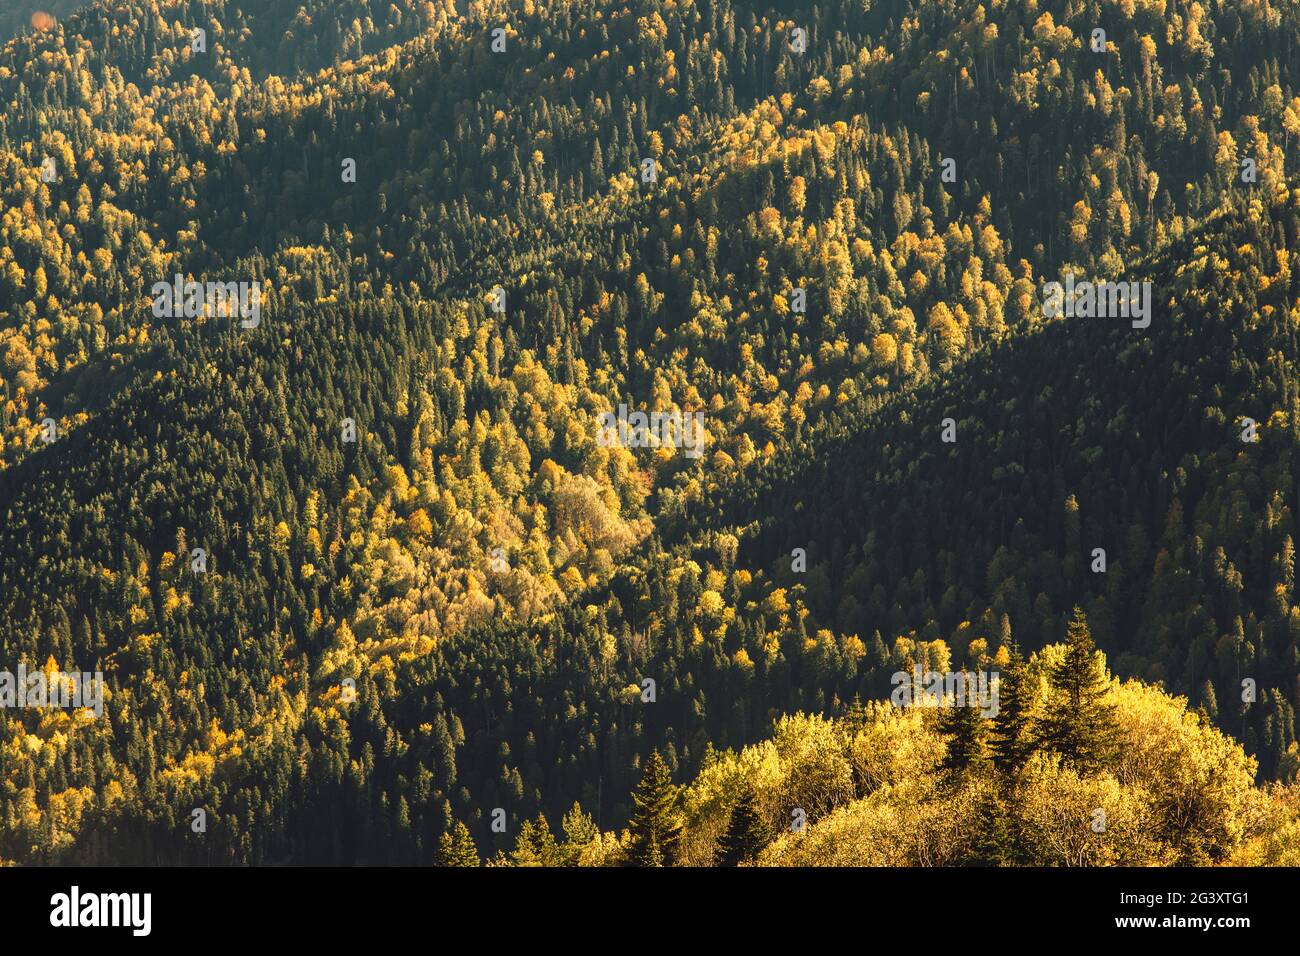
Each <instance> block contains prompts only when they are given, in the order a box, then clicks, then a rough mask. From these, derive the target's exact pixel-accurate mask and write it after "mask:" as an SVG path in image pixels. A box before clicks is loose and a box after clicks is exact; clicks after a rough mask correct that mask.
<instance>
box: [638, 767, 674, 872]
mask: <svg viewBox="0 0 1300 956" xmlns="http://www.w3.org/2000/svg"><path fill="white" fill-rule="evenodd" d="M628 830H629V831H630V833H631V837H632V840H631V845H630V846H629V848H628V862H629V863H630V864H631V865H632V866H670V865H672V863H673V862H674V854H675V853H676V850H677V841H678V840H679V838H680V837H681V834H682V823H681V817H680V814H679V812H678V791H677V788H676V787H674V786H673V782H672V777H671V776H670V775H669V773H668V765H667V764H666V763H664V759H663V758H662V757H661V756H659V751H657V750H656V751H653V752H651V754H650V759H649V760H647V761H646V765H645V773H644V774H643V775H642V777H641V782H640V783H639V784H638V785H637V788H636V793H634V794H633V795H632V819H631V820H630V821H629V822H628Z"/></svg>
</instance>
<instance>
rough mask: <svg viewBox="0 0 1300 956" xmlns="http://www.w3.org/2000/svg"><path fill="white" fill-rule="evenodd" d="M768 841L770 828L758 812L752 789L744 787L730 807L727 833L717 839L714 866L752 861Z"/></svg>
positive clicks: (735, 864) (770, 837) (770, 832)
mask: <svg viewBox="0 0 1300 956" xmlns="http://www.w3.org/2000/svg"><path fill="white" fill-rule="evenodd" d="M771 842H772V830H771V828H770V827H769V826H768V825H767V823H766V821H764V820H763V816H762V814H761V813H759V810H758V799H757V796H756V795H755V793H754V788H753V787H746V788H745V790H744V792H743V793H741V795H740V799H739V800H737V801H736V805H735V806H734V807H732V808H731V821H730V822H729V823H728V824H727V832H726V833H724V834H723V835H722V839H720V840H719V841H718V853H717V862H718V866H739V865H740V864H741V863H752V862H753V861H754V860H755V859H756V858H757V857H758V854H759V853H761V852H762V851H763V849H764V848H765V847H766V846H767V845H768V844H769V843H771Z"/></svg>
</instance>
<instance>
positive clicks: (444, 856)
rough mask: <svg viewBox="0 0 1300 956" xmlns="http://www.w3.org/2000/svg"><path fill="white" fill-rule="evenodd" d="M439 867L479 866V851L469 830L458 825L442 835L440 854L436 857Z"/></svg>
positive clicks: (439, 842)
mask: <svg viewBox="0 0 1300 956" xmlns="http://www.w3.org/2000/svg"><path fill="white" fill-rule="evenodd" d="M434 862H435V863H437V865H438V866H478V865H479V859H478V849H477V848H476V847H475V846H474V838H473V837H472V836H470V835H469V828H468V827H466V826H465V824H463V823H457V824H456V825H455V826H454V827H453V828H452V829H451V830H449V831H447V832H446V833H444V834H443V835H442V838H441V839H440V840H439V841H438V852H437V854H436V855H435V856H434Z"/></svg>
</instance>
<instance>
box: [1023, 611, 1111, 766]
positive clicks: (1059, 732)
mask: <svg viewBox="0 0 1300 956" xmlns="http://www.w3.org/2000/svg"><path fill="white" fill-rule="evenodd" d="M1049 679H1050V681H1051V685H1052V693H1051V695H1050V697H1049V698H1048V702H1047V708H1046V713H1045V714H1044V715H1043V718H1042V720H1041V722H1040V724H1039V733H1038V737H1039V740H1040V741H1041V742H1042V744H1043V745H1044V746H1046V747H1049V748H1051V749H1052V750H1055V751H1056V752H1057V753H1059V754H1060V755H1061V758H1062V760H1063V761H1064V762H1065V763H1066V764H1068V765H1069V766H1072V767H1074V768H1075V769H1076V770H1078V771H1079V772H1080V773H1094V772H1096V771H1097V770H1099V769H1101V767H1102V766H1104V765H1105V763H1106V761H1107V759H1108V757H1109V756H1110V754H1111V753H1112V752H1113V749H1114V745H1115V737H1116V726H1115V713H1114V705H1113V704H1111V703H1109V702H1108V701H1107V700H1106V694H1107V692H1108V690H1109V686H1108V684H1107V680H1106V674H1105V672H1104V671H1103V669H1102V665H1101V660H1100V659H1099V657H1098V655H1097V648H1096V647H1095V646H1094V644H1093V643H1092V633H1091V632H1090V631H1089V630H1088V618H1087V615H1085V614H1084V613H1083V611H1082V610H1081V609H1079V608H1077V607H1076V608H1075V609H1074V617H1073V618H1071V620H1070V623H1069V625H1068V627H1067V628H1066V645H1065V657H1064V658H1063V659H1062V660H1061V662H1060V663H1059V664H1057V665H1055V666H1054V667H1053V668H1052V670H1051V674H1050V675H1049Z"/></svg>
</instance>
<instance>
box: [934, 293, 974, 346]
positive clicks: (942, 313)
mask: <svg viewBox="0 0 1300 956" xmlns="http://www.w3.org/2000/svg"><path fill="white" fill-rule="evenodd" d="M929 328H930V334H931V335H932V336H934V339H935V342H936V344H937V345H938V347H939V352H940V354H941V355H944V356H947V357H949V358H951V357H953V356H956V355H959V354H961V351H962V349H963V348H964V347H965V345H966V333H965V332H964V331H963V330H962V328H961V326H960V325H958V324H957V320H956V318H954V316H953V314H952V310H951V309H949V308H948V304H947V303H946V302H937V303H935V305H934V306H933V307H932V308H931V309H930V316H929Z"/></svg>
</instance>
